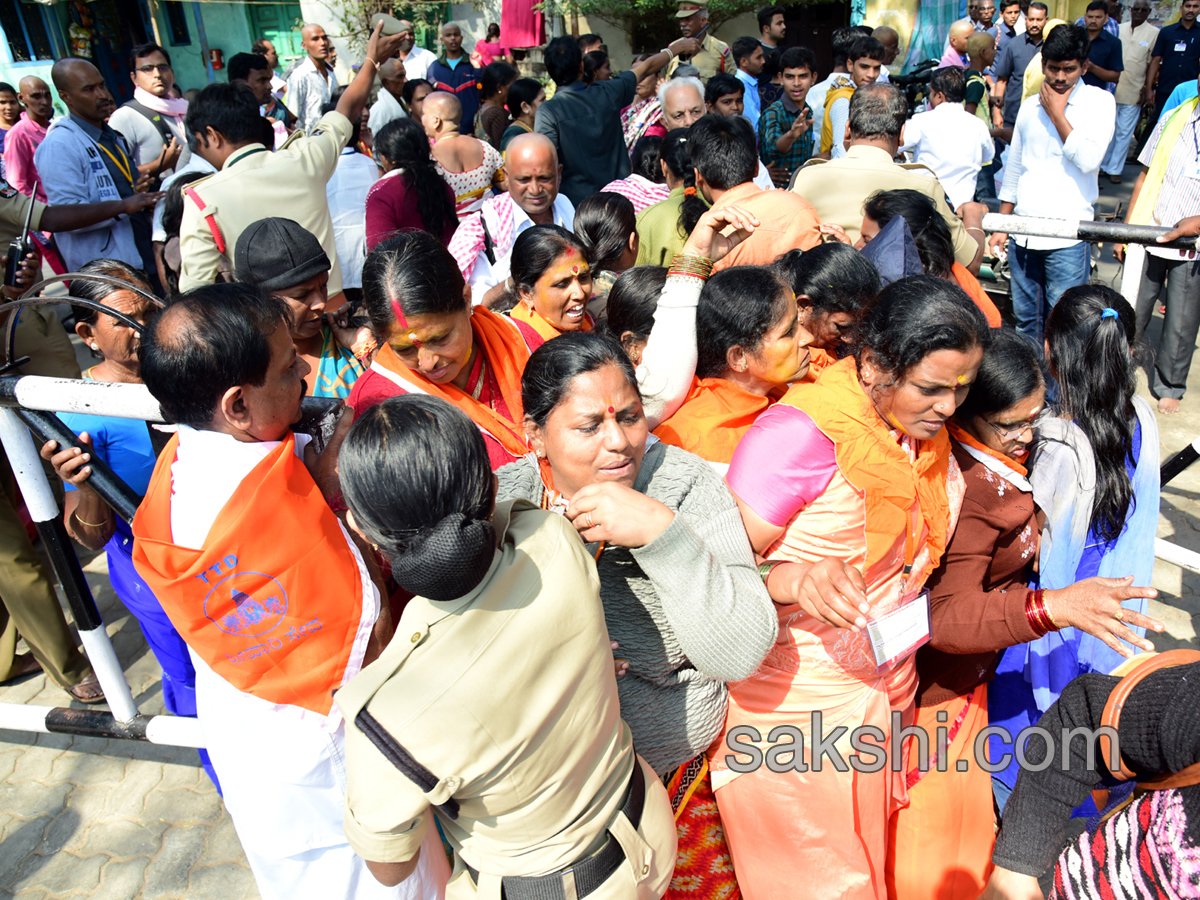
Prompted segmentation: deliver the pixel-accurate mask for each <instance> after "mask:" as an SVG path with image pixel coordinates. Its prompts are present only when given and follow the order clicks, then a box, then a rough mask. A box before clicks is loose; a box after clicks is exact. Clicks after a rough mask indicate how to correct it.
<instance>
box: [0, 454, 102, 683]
mask: <svg viewBox="0 0 1200 900" xmlns="http://www.w3.org/2000/svg"><path fill="white" fill-rule="evenodd" d="M0 469H2V471H0V479H2V480H3V481H4V488H5V489H4V490H0V682H2V681H7V680H8V679H9V678H11V677H12V675H13V668H14V666H13V663H14V660H15V658H16V653H17V637H18V636H20V637H23V638H25V643H27V644H28V645H29V649H30V650H32V651H33V656H34V658H35V659H36V660H37V661H38V662H39V663H41V664H42V669H43V670H45V672H46V674H47V675H49V676H50V677H51V678H53V679H54V680H55V681H56V682H58V684H59V685H60V686H62V687H72V686H74V685H76V684H79V682H80V681H82V680H83V678H84V676H85V675H87V674H88V673H89V672H90V671H91V666H89V665H88V662H87V659H86V658H85V657H84V656H83V654H82V653H80V652H79V649H78V645H77V642H76V638H75V634H74V632H73V631H72V630H71V628H70V627H69V626H68V625H67V620H66V618H65V617H64V616H63V611H62V607H61V606H60V605H59V603H58V596H57V595H56V594H55V593H54V588H53V586H52V585H51V581H50V573H49V572H47V570H46V565H45V563H43V562H42V558H41V557H40V556H38V554H37V551H36V550H34V549H33V544H31V543H30V542H29V536H28V535H27V534H26V533H25V527H24V526H23V525H22V524H21V522H20V520H19V519H18V518H17V511H16V509H15V508H14V506H13V503H12V499H11V497H10V496H9V494H8V490H7V489H8V488H9V485H10V483H11V479H12V476H11V473H10V472H9V465H8V458H7V457H6V456H4V455H3V454H0Z"/></svg>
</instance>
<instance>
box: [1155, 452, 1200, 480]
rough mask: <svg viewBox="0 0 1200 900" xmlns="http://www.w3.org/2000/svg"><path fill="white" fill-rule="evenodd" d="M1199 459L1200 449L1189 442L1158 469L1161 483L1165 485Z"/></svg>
mask: <svg viewBox="0 0 1200 900" xmlns="http://www.w3.org/2000/svg"><path fill="white" fill-rule="evenodd" d="M1198 459H1200V450H1197V449H1196V448H1195V447H1194V446H1193V445H1192V444H1188V445H1187V446H1186V447H1184V448H1183V449H1182V450H1180V451H1179V452H1178V453H1176V454H1175V455H1174V456H1172V457H1171V458H1170V459H1168V460H1167V461H1166V462H1165V463H1163V464H1162V468H1161V469H1159V470H1158V473H1159V474H1158V480H1159V483H1160V485H1163V486H1165V485H1166V484H1167V483H1168V482H1170V481H1171V480H1172V479H1173V478H1175V476H1177V475H1178V474H1179V473H1180V472H1182V471H1183V470H1184V469H1186V468H1187V467H1188V466H1190V465H1191V464H1192V463H1194V462H1195V461H1196V460H1198Z"/></svg>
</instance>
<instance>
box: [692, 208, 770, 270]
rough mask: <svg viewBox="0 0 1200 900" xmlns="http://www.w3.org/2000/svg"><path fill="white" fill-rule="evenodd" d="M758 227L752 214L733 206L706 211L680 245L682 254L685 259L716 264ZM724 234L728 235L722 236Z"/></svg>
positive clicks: (756, 220) (757, 222)
mask: <svg viewBox="0 0 1200 900" xmlns="http://www.w3.org/2000/svg"><path fill="white" fill-rule="evenodd" d="M758 226H759V221H758V219H757V218H756V217H755V216H754V215H752V214H751V213H748V212H746V211H745V210H744V209H739V208H738V207H736V206H722V207H718V208H717V209H710V210H709V211H708V212H706V213H705V214H704V215H702V216H701V217H700V221H699V222H697V223H696V227H695V228H693V229H692V233H691V236H690V237H688V239H687V243H686V244H684V245H683V252H684V254H685V255H687V256H703V257H706V258H708V259H711V260H712V261H713V262H717V261H719V260H722V259H724V258H725V257H726V256H727V255H728V254H729V251H730V250H732V249H733V248H734V247H736V246H737V245H738V244H740V243H741V242H742V241H744V240H745V239H746V238H748V237H749V236H750V235H751V233H753V231H754V229H755V228H757V227H758ZM724 231H729V233H728V234H722V232H724Z"/></svg>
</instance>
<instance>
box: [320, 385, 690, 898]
mask: <svg viewBox="0 0 1200 900" xmlns="http://www.w3.org/2000/svg"><path fill="white" fill-rule="evenodd" d="M338 468H339V475H340V478H341V484H342V491H343V494H344V496H345V498H346V502H347V504H348V505H349V507H350V511H351V516H350V517H349V522H350V523H351V524H352V525H353V527H354V528H356V529H357V530H358V532H359V533H360V534H361V535H362V536H363V537H365V538H366V539H367V540H368V541H370V542H371V543H373V544H374V545H375V546H377V547H378V548H379V550H380V551H381V552H382V553H383V554H384V555H385V556H387V557H388V559H389V560H390V561H391V563H392V572H393V577H394V578H395V579H396V581H397V583H398V584H400V585H401V586H402V587H404V588H406V589H407V590H409V591H412V592H413V593H415V594H416V595H417V596H416V598H415V599H413V600H412V601H410V602H409V604H408V605H407V606H406V607H405V609H404V613H403V615H402V616H401V618H400V621H399V624H398V625H397V629H396V636H395V637H394V638H393V639H392V642H391V644H390V645H389V646H388V648H387V649H386V650H385V651H384V652H383V654H382V655H381V656H380V657H379V659H378V660H376V661H375V662H374V663H372V664H371V665H370V666H368V667H367V668H366V669H364V670H363V671H362V672H361V673H360V674H359V675H358V676H357V677H356V678H354V679H353V680H351V681H350V683H349V684H348V685H346V687H344V688H342V689H341V690H340V691H338V693H337V698H336V699H337V703H338V705H339V706H340V707H341V709H342V712H343V714H344V715H345V717H346V766H347V777H348V790H347V794H346V816H345V821H344V827H345V832H346V837H347V838H348V839H349V841H350V844H351V846H352V847H354V849H355V851H356V852H357V853H358V854H359V855H361V856H362V857H363V858H364V859H366V860H367V861H368V862H367V865H368V866H369V867H370V869H371V871H372V872H373V873H374V874H375V876H376V878H378V879H379V880H380V881H381V882H383V883H384V884H397V883H399V882H400V881H402V880H403V879H404V878H406V877H407V876H408V875H409V874H410V873H411V872H412V871H413V870H414V868H415V865H416V859H417V853H418V852H419V850H420V846H421V842H422V840H423V839H424V837H425V833H426V829H428V828H432V827H433V823H432V822H431V821H430V819H431V811H432V815H434V816H436V817H437V820H438V824H439V825H440V826H441V828H442V830H443V833H444V834H445V835H446V837H447V838H448V840H449V841H450V844H451V845H452V846H453V848H454V855H455V866H454V874H453V875H452V876H451V880H450V884H449V886H448V888H447V891H446V896H447V898H451V900H458V898H473V897H479V898H486V900H499V898H500V897H501V896H504V897H505V898H507V900H544V898H554V897H560V898H563V900H574V898H583V897H593V898H596V900H618V898H620V900H635V898H637V900H656V898H659V897H661V896H662V895H663V894H664V893H665V891H666V889H667V886H668V884H669V883H670V879H671V873H672V871H673V869H674V865H675V852H676V836H675V822H674V818H673V816H672V814H671V809H670V805H669V803H668V800H667V795H666V791H665V789H664V788H663V785H662V783H661V782H660V781H659V780H658V778H656V777H655V775H654V772H653V771H652V770H651V769H650V767H649V766H648V765H646V763H645V762H644V761H642V760H641V758H640V757H638V756H637V755H636V754H635V753H634V750H633V745H632V741H631V738H630V733H629V728H628V726H626V725H625V723H624V722H623V721H622V720H621V713H620V708H619V704H618V699H617V685H616V676H615V673H614V667H613V657H612V651H611V649H610V645H609V639H608V631H607V629H606V627H605V623H604V610H603V606H602V605H601V602H600V596H599V582H598V580H597V577H596V569H595V567H594V565H593V564H592V560H591V559H590V557H589V555H588V553H587V549H586V547H585V545H584V544H583V542H582V541H581V540H580V538H579V536H578V534H577V533H576V532H575V530H574V528H573V527H572V526H571V525H570V524H569V523H568V522H567V521H566V519H564V518H563V517H562V516H558V515H555V514H553V513H550V512H547V511H543V510H540V509H536V508H534V507H533V506H531V505H530V504H527V503H523V502H521V501H514V502H509V503H505V504H502V505H500V506H499V507H495V501H494V498H495V480H494V477H493V475H492V471H491V467H490V465H489V463H488V456H487V450H486V447H485V446H484V443H483V439H482V437H481V436H480V434H479V430H478V428H477V426H476V425H475V424H474V423H472V422H471V420H470V419H469V418H467V416H466V415H465V414H464V413H462V412H460V411H458V410H456V409H454V408H453V407H451V406H450V404H448V403H446V402H445V401H442V400H438V399H434V398H431V397H425V396H420V395H415V394H410V395H404V396H398V397H392V398H389V399H388V400H385V401H384V402H383V403H381V404H379V405H377V406H374V407H372V408H371V409H369V410H367V411H366V412H365V413H364V414H363V415H362V417H361V418H360V419H359V420H358V422H356V423H355V425H354V427H353V429H351V431H350V433H349V435H348V436H347V438H346V442H345V444H344V445H343V446H342V449H341V453H340V455H339V459H338Z"/></svg>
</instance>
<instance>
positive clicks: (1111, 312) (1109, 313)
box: [1100, 306, 1117, 319]
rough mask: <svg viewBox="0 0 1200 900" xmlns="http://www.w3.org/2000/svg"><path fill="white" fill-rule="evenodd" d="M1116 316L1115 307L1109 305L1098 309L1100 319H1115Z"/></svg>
mask: <svg viewBox="0 0 1200 900" xmlns="http://www.w3.org/2000/svg"><path fill="white" fill-rule="evenodd" d="M1116 317H1117V311H1116V310H1115V309H1113V308H1112V307H1111V306H1106V307H1104V309H1102V310H1101V311H1100V318H1101V319H1115V318H1116Z"/></svg>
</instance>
